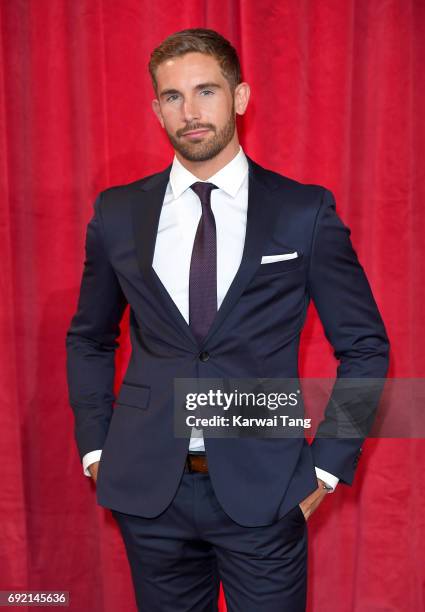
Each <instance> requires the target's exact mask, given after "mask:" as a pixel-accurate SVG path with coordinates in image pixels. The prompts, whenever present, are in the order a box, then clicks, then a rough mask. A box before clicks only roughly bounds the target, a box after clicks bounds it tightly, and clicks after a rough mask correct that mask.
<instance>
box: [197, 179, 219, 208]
mask: <svg viewBox="0 0 425 612" xmlns="http://www.w3.org/2000/svg"><path fill="white" fill-rule="evenodd" d="M190 188H191V189H193V191H194V192H195V193H196V195H197V196H198V197H199V199H200V200H201V203H202V204H206V203H208V202H209V201H210V195H211V191H212V190H213V189H218V187H217V185H214V184H213V183H204V182H202V181H198V182H196V183H193V185H191V186H190Z"/></svg>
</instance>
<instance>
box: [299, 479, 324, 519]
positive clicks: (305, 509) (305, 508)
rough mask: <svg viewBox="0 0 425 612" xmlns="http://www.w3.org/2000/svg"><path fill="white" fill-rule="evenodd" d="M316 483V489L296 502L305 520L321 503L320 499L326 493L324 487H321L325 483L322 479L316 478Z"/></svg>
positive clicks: (321, 499)
mask: <svg viewBox="0 0 425 612" xmlns="http://www.w3.org/2000/svg"><path fill="white" fill-rule="evenodd" d="M317 483H318V486H317V489H316V490H315V491H313V493H311V494H310V495H309V496H308V497H306V498H305V499H303V501H302V502H300V503H299V504H298V505H299V507H300V508H301V511H302V513H303V514H304V518H305V520H307V519H308V518H309V517H310V516H311V515H312V514H313V512H314V511H315V510H316V508H317V507H318V506H319V505H320V504H321V503H322V501H323V500H324V498H325V497H326V495H327V494H328V492H327V491H326V489H323V485H324V484H325V483H324V482H323V480H321V479H320V478H318V479H317Z"/></svg>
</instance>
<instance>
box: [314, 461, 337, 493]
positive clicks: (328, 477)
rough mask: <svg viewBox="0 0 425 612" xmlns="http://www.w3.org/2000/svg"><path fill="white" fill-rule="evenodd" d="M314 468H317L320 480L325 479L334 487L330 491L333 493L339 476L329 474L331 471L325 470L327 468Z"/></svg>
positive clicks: (326, 482)
mask: <svg viewBox="0 0 425 612" xmlns="http://www.w3.org/2000/svg"><path fill="white" fill-rule="evenodd" d="M314 469H315V470H316V476H317V478H320V480H323V482H324V483H325V484H327V485H328V486H329V487H332V491H329V493H333V492H334V491H335V489H336V485H337V484H338V482H339V478H338V477H337V476H334V475H333V474H329V472H325V470H322V469H321V468H318V467H315V468H314Z"/></svg>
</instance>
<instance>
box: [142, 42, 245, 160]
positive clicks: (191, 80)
mask: <svg viewBox="0 0 425 612" xmlns="http://www.w3.org/2000/svg"><path fill="white" fill-rule="evenodd" d="M156 80H157V84H158V99H156V100H154V101H153V103H152V107H153V110H154V111H155V114H156V115H157V117H158V119H159V121H160V123H161V125H162V127H163V128H164V129H165V131H166V133H167V135H168V138H169V140H170V142H171V144H172V146H173V148H174V149H175V150H176V151H177V152H179V153H180V155H181V156H182V157H183V158H184V159H187V160H189V161H194V162H196V161H206V160H209V159H212V158H213V157H215V156H216V155H217V154H218V153H220V152H221V151H222V150H223V149H224V148H225V147H226V146H227V145H228V144H229V143H230V142H231V141H232V140H233V139H234V138H235V127H236V118H235V112H237V110H238V109H236V108H235V96H234V95H233V94H232V92H231V90H230V85H229V83H228V81H227V80H226V78H225V77H224V76H223V75H222V73H221V70H220V66H219V64H218V62H217V60H216V59H215V58H214V57H212V56H210V55H205V54H203V53H187V54H186V55H183V56H182V57H176V58H173V59H170V60H167V61H165V62H163V63H162V64H160V65H159V66H158V68H157V71H156ZM237 91H238V88H237V89H236V100H237V104H238V105H240V101H239V100H238V97H237ZM246 102H247V100H246ZM245 106H246V105H245ZM244 110H245V108H244V109H243V111H244ZM195 130H196V132H195ZM190 132H194V133H193V134H190Z"/></svg>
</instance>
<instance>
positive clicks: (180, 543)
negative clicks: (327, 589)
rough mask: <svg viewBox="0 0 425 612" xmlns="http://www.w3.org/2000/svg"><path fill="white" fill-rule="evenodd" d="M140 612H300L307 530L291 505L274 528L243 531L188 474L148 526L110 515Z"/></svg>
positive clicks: (200, 480)
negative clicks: (222, 602) (222, 603)
mask: <svg viewBox="0 0 425 612" xmlns="http://www.w3.org/2000/svg"><path fill="white" fill-rule="evenodd" d="M112 514H113V516H114V518H115V520H116V521H117V523H118V526H119V528H120V531H121V534H122V537H123V540H124V544H125V547H126V552H127V557H128V560H129V564H130V568H131V574H132V579H133V584H134V591H135V596H136V601H137V606H138V610H139V612H217V610H218V604H217V600H218V594H219V585H220V580H221V581H222V583H223V590H224V595H225V599H226V605H227V610H228V612H304V611H305V607H306V592H307V525H306V521H305V519H304V515H303V513H302V510H301V508H300V507H299V506H298V504H297V505H296V506H295V507H294V508H293V509H292V510H290V511H289V512H288V513H287V514H286V515H285V516H284V517H282V518H281V519H280V520H279V521H277V522H275V523H273V524H271V525H267V526H262V527H244V526H242V525H239V524H238V523H236V522H234V521H233V520H232V519H231V518H230V517H229V516H228V515H227V514H226V513H225V512H224V510H223V509H222V508H221V506H220V504H219V502H218V500H217V498H216V496H215V494H214V490H213V487H212V484H211V480H210V477H209V474H208V473H202V472H190V471H189V470H188V468H187V467H186V468H185V471H184V473H183V475H182V479H181V482H180V484H179V487H178V489H177V492H176V495H175V496H174V499H173V501H172V502H171V504H170V505H169V506H168V507H167V508H166V509H165V510H164V512H162V513H161V514H160V515H159V516H157V517H155V518H143V517H140V516H133V515H130V514H124V513H122V512H118V511H116V510H112Z"/></svg>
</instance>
